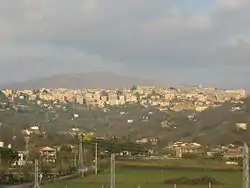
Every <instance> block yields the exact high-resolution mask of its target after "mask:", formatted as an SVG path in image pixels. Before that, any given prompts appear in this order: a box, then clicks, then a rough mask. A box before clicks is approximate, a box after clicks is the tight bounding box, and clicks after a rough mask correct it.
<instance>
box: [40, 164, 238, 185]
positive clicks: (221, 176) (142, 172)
mask: <svg viewBox="0 0 250 188" xmlns="http://www.w3.org/2000/svg"><path fill="white" fill-rule="evenodd" d="M182 162H183V161H182ZM186 162H187V161H186ZM121 163H122V164H124V162H118V165H117V166H118V167H117V168H116V187H117V188H137V187H139V186H140V187H141V188H172V187H174V185H166V184H164V181H165V180H167V179H173V178H180V177H186V178H199V177H201V176H209V177H213V178H215V179H216V180H217V181H219V182H221V183H222V185H212V187H214V188H236V187H237V188H240V187H241V184H242V183H241V182H242V173H241V172H240V171H231V172H230V171H228V172H218V171H197V170H191V169H190V170H161V169H150V168H149V169H145V168H144V169H140V168H138V166H139V167H140V166H141V167H143V166H144V167H145V165H146V166H150V165H151V166H154V165H153V164H155V165H156V164H158V166H157V167H159V162H155V161H154V162H136V163H135V162H134V163H133V162H126V164H129V165H131V164H132V163H133V164H132V165H134V166H135V165H136V166H137V168H133V167H132V168H124V167H122V165H121ZM166 163H169V162H166V161H165V162H161V165H165V164H166ZM193 163H195V162H194V161H193ZM119 164H120V165H119ZM185 164H187V163H185ZM191 164H192V163H191ZM212 166H213V165H212ZM66 186H67V188H80V187H81V188H85V187H86V188H101V187H102V186H103V187H104V188H108V187H109V171H108V170H106V171H103V172H102V173H100V174H99V175H97V176H96V175H92V176H89V177H86V178H78V179H73V180H67V181H66V180H65V181H61V182H56V183H53V184H48V185H44V186H43V187H44V188H64V187H66ZM196 187H197V188H205V187H206V188H207V187H208V185H204V186H202V185H196V186H194V185H178V184H177V188H196Z"/></svg>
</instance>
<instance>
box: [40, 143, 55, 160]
mask: <svg viewBox="0 0 250 188" xmlns="http://www.w3.org/2000/svg"><path fill="white" fill-rule="evenodd" d="M40 156H41V159H42V160H43V161H45V162H48V163H55V162H56V150H55V149H53V148H51V147H44V148H42V149H40Z"/></svg>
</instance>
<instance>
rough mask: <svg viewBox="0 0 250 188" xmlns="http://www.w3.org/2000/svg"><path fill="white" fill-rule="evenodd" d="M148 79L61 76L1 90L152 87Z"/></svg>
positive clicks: (108, 75) (104, 74)
mask: <svg viewBox="0 0 250 188" xmlns="http://www.w3.org/2000/svg"><path fill="white" fill-rule="evenodd" d="M152 84H153V83H152V82H151V81H149V80H147V79H141V78H137V77H130V76H121V75H116V74H114V73H109V72H90V73H75V74H61V75H54V76H50V77H45V78H39V79H34V80H28V81H25V82H17V83H10V84H4V85H2V86H1V88H10V89H27V88H121V87H131V86H132V85H152Z"/></svg>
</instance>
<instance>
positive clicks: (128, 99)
mask: <svg viewBox="0 0 250 188" xmlns="http://www.w3.org/2000/svg"><path fill="white" fill-rule="evenodd" d="M2 92H3V93H4V94H5V95H6V96H7V97H8V98H10V99H13V100H14V99H15V98H27V100H29V101H39V100H44V101H53V102H62V103H65V102H66V103H76V104H82V105H87V106H89V107H99V108H104V107H105V106H107V105H110V106H122V105H125V104H140V105H142V106H144V107H148V106H152V107H155V108H157V109H159V110H162V111H164V110H172V111H175V112H178V111H183V110H190V111H197V112H201V111H204V110H205V109H207V108H209V107H218V106H221V105H222V104H224V103H225V102H228V101H230V102H239V101H240V100H242V99H244V98H245V97H246V91H245V90H243V89H239V90H227V89H224V90H221V89H217V88H203V87H201V86H200V87H199V86H198V87H182V88H174V87H169V88H163V87H155V86H147V87H141V86H132V87H131V88H124V89H115V90H107V89H76V90H73V89H65V88H59V89H47V88H43V89H40V90H17V91H15V92H14V91H12V90H8V89H5V90H2Z"/></svg>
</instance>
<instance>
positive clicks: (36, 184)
mask: <svg viewBox="0 0 250 188" xmlns="http://www.w3.org/2000/svg"><path fill="white" fill-rule="evenodd" d="M34 188H40V186H39V167H38V160H37V159H36V160H35V178H34Z"/></svg>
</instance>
